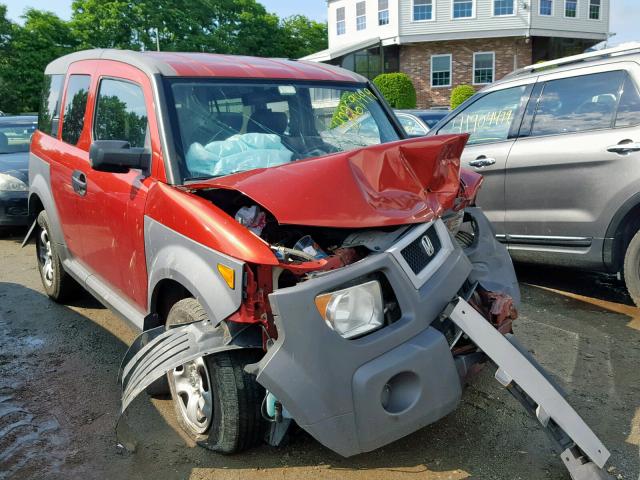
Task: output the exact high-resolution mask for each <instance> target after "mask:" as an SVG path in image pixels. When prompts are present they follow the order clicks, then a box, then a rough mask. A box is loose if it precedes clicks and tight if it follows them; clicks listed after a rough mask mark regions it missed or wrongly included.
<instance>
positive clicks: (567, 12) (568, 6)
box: [564, 0, 578, 18]
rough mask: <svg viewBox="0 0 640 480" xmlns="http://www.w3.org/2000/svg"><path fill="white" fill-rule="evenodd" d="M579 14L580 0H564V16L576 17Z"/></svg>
mask: <svg viewBox="0 0 640 480" xmlns="http://www.w3.org/2000/svg"><path fill="white" fill-rule="evenodd" d="M577 15H578V0H564V16H565V17H567V18H576V16H577Z"/></svg>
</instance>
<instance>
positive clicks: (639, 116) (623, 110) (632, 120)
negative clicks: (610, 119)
mask: <svg viewBox="0 0 640 480" xmlns="http://www.w3.org/2000/svg"><path fill="white" fill-rule="evenodd" d="M639 123H640V95H638V88H637V87H636V85H635V84H634V83H633V80H631V77H630V76H629V75H627V78H626V79H625V81H624V85H623V87H622V95H621V96H620V104H619V105H618V113H617V114H616V127H617V128H619V127H631V126H633V125H638V124H639Z"/></svg>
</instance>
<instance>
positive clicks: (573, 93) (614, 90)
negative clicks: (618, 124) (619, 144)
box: [531, 71, 625, 136]
mask: <svg viewBox="0 0 640 480" xmlns="http://www.w3.org/2000/svg"><path fill="white" fill-rule="evenodd" d="M624 75H625V74H624V72H621V71H615V72H604V73H595V74H592V75H582V76H579V77H572V78H563V79H560V80H551V81H549V82H546V84H545V85H544V88H543V90H542V95H541V96H540V99H539V100H538V108H537V110H536V113H535V117H534V119H533V127H532V129H531V135H532V136H535V135H557V134H562V133H575V132H584V131H588V130H597V129H601V128H610V127H611V126H612V122H613V115H614V114H615V111H616V105H617V103H618V95H619V91H620V85H621V83H622V81H623V79H624Z"/></svg>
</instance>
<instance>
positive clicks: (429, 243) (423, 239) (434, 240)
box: [400, 226, 442, 275]
mask: <svg viewBox="0 0 640 480" xmlns="http://www.w3.org/2000/svg"><path fill="white" fill-rule="evenodd" d="M441 248H442V243H441V242H440V238H438V234H437V233H436V229H435V228H434V227H433V226H431V227H429V229H428V230H427V231H426V232H424V234H423V235H420V236H419V237H418V238H416V239H415V240H414V241H413V242H411V243H410V244H409V245H407V246H406V247H404V248H403V249H402V251H401V252H400V253H401V254H402V258H404V260H405V261H406V262H407V264H408V265H409V267H410V268H411V270H412V271H413V273H414V274H416V275H417V274H419V273H420V272H421V271H422V270H424V269H425V267H426V266H427V265H429V263H431V260H433V259H434V258H435V256H436V255H437V254H438V252H439V251H440V249H441Z"/></svg>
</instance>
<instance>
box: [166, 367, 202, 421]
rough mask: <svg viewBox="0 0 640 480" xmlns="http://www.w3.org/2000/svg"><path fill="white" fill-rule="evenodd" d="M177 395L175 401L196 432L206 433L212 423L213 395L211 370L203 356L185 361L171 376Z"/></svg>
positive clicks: (185, 419)
mask: <svg viewBox="0 0 640 480" xmlns="http://www.w3.org/2000/svg"><path fill="white" fill-rule="evenodd" d="M169 378H170V381H172V382H173V387H174V391H175V392H176V393H177V395H176V396H175V397H174V402H176V404H177V406H178V411H179V413H180V414H181V415H182V417H183V419H184V421H185V423H187V424H188V425H189V426H190V427H191V428H192V429H193V431H194V432H196V433H204V432H206V431H207V429H208V428H209V425H210V424H211V417H212V414H213V397H212V395H211V381H210V377H209V370H208V368H207V365H206V364H205V362H204V359H203V358H202V357H200V358H198V359H196V360H193V361H192V362H189V363H185V364H184V365H181V366H180V367H178V368H176V369H174V370H173V375H170V376H169Z"/></svg>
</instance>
